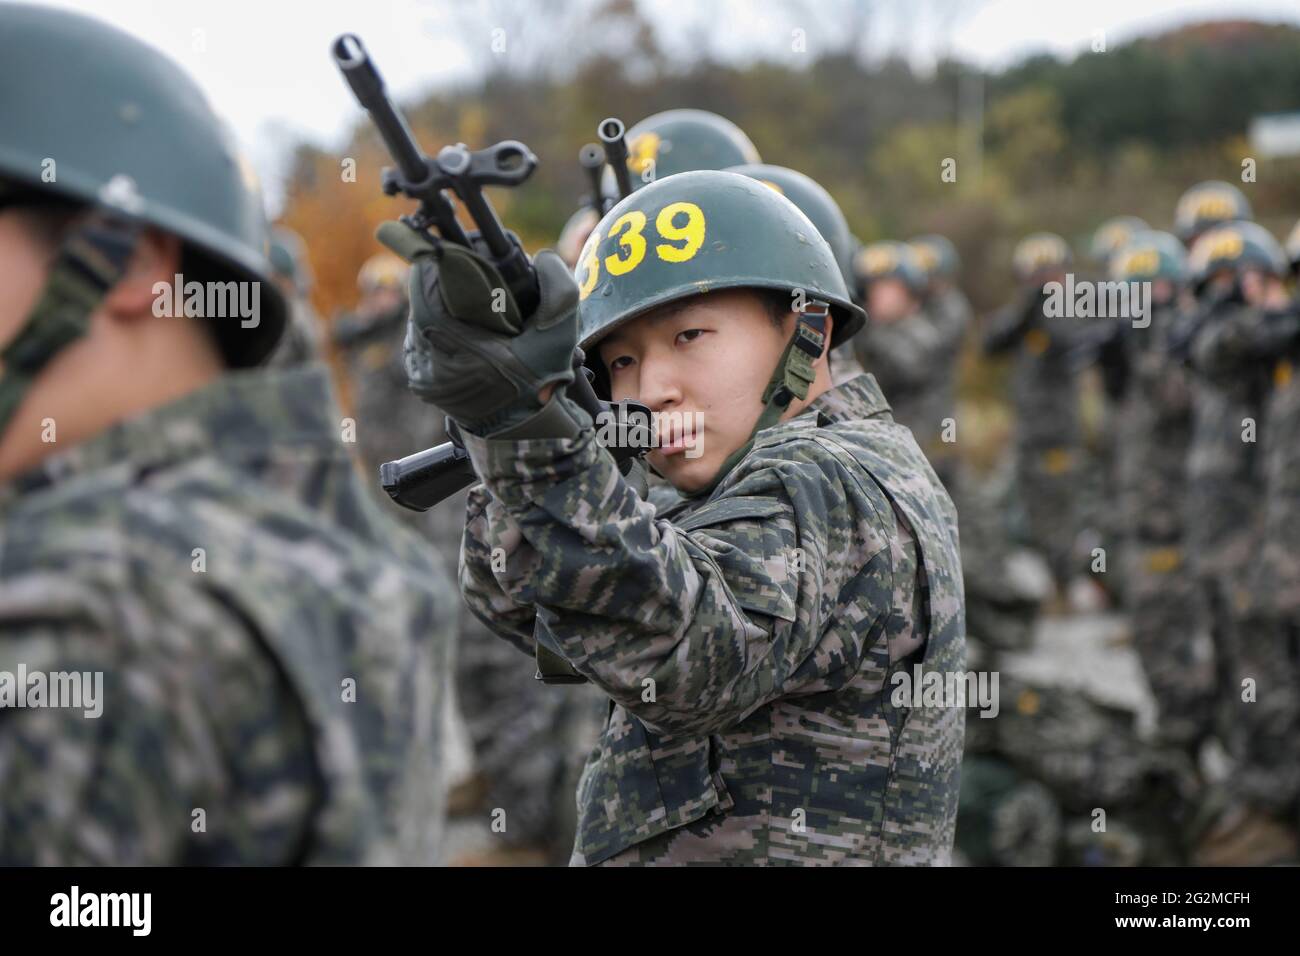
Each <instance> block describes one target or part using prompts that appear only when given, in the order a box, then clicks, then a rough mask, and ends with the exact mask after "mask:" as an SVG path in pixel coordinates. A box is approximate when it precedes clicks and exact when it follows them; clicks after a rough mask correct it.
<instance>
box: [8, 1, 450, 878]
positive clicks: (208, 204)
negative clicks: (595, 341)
mask: <svg viewBox="0 0 1300 956" xmlns="http://www.w3.org/2000/svg"><path fill="white" fill-rule="evenodd" d="M0 36H3V37H4V38H5V50H6V53H5V56H4V58H3V60H0V110H3V114H4V116H5V123H6V128H5V137H4V144H3V146H0V273H3V277H2V279H0V285H3V287H4V289H5V292H6V294H5V296H4V297H3V298H0V343H3V348H4V351H3V372H0V481H3V482H4V484H3V485H2V486H0V673H3V674H4V675H5V678H7V679H0V767H4V768H5V772H4V785H3V787H0V864H133V865H143V864H174V863H194V864H221V863H245V864H285V863H303V862H319V863H335V864H338V863H392V862H412V863H425V862H430V861H432V860H433V859H434V856H435V851H436V850H437V843H438V838H439V834H440V831H441V811H442V806H441V804H442V795H441V787H440V772H439V762H440V758H441V738H440V725H439V721H438V714H439V708H440V705H441V704H442V697H443V687H442V682H443V680H444V679H445V675H446V671H445V657H446V651H447V640H448V632H447V628H448V621H449V620H450V619H451V617H452V616H453V615H454V613H455V605H454V603H453V602H454V595H453V594H452V592H451V589H450V586H449V582H448V580H447V578H446V576H445V575H443V574H440V573H439V571H438V569H437V568H436V567H434V566H433V565H431V564H430V563H429V562H427V561H425V560H424V559H423V557H422V556H421V554H420V552H419V550H418V549H417V548H416V547H415V546H414V544H415V543H414V542H413V541H411V540H409V539H408V538H407V537H406V536H405V535H403V534H402V532H401V529H400V528H398V527H396V526H394V525H392V524H390V523H389V522H388V521H386V520H385V519H384V517H383V515H382V514H380V513H379V512H378V511H377V510H376V509H375V508H374V506H373V505H372V504H371V502H370V500H369V499H368V497H367V496H366V495H365V493H364V492H363V491H362V489H361V487H360V486H359V485H358V483H357V481H356V479H355V476H354V475H353V472H352V469H351V467H350V465H349V463H348V459H347V456H346V453H345V451H344V449H343V447H342V444H341V442H340V438H339V432H338V427H339V415H338V412H337V410H336V406H335V402H334V398H333V395H332V393H331V390H330V388H329V385H328V380H327V378H326V373H325V371H324V370H323V369H321V368H319V367H315V366H307V367H303V368H298V369H287V370H276V371H266V370H260V369H257V368H254V366H255V365H257V364H258V363H259V362H260V361H262V360H263V359H265V357H266V356H267V355H268V354H269V353H270V352H271V350H272V349H273V348H274V347H275V344H276V341H277V339H278V337H279V335H280V333H281V331H282V329H283V327H284V324H285V303H284V301H283V299H282V297H281V295H280V293H279V291H278V290H277V289H276V287H275V285H274V282H273V281H272V278H271V268H270V265H269V263H268V262H267V260H266V258H265V254H264V251H263V250H264V249H265V248H266V241H267V229H266V223H265V220H264V219H263V217H262V209H261V204H260V199H259V196H258V194H257V191H256V188H255V184H254V183H253V182H252V180H251V179H250V178H249V176H248V175H247V173H246V167H245V166H243V165H241V163H240V160H239V158H238V156H237V154H236V152H235V150H234V147H233V144H232V143H231V141H230V139H229V138H228V134H227V133H226V132H225V128H224V127H223V126H222V125H221V124H220V123H219V121H218V119H217V118H216V116H215V115H214V114H213V113H212V111H211V109H210V108H209V106H208V105H207V103H206V101H205V99H204V97H203V95H202V93H201V92H200V91H199V89H198V87H197V86H196V85H195V84H194V83H193V82H192V81H191V80H190V78H189V77H188V76H186V75H185V74H184V73H183V72H182V71H181V70H180V68H179V67H177V66H176V65H175V64H173V63H172V62H171V61H170V60H168V59H166V58H165V57H164V56H163V54H161V53H160V52H158V51H157V50H154V49H152V48H150V47H148V46H146V45H144V44H143V43H141V42H139V41H138V40H135V39H133V38H132V37H130V36H127V35H126V34H124V33H122V32H120V31H118V30H117V29H115V28H112V27H109V26H107V25H105V24H103V23H101V22H99V21H97V20H93V19H90V18H87V17H83V16H80V15H76V14H72V13H68V12H65V11H62V10H52V9H47V8H38V7H30V6H23V5H15V4H5V5H3V6H0ZM51 63H57V64H59V69H58V70H57V71H53V72H51V70H50V68H49V67H50V64H51ZM33 77H41V78H42V79H41V81H40V82H33V79H32V78H33ZM51 162H54V163H56V164H57V173H54V174H53V175H50V176H48V177H46V176H44V175H43V173H44V172H46V171H47V170H50V171H52V170H53V169H54V167H53V166H51V165H50V163H51ZM183 281H184V285H183V286H182V282H183ZM232 290H233V291H232ZM182 297H183V298H184V301H183V303H181V304H180V305H179V307H178V301H179V300H180V299H182ZM235 300H238V303H239V305H238V307H237V308H236V307H235V305H234V302H235ZM246 305H248V306H251V307H250V308H247V309H246V308H245V307H244V306H246ZM24 672H26V679H27V685H28V686H27V688H26V689H28V690H30V689H32V688H34V687H39V686H40V685H41V684H42V683H44V684H45V685H46V686H47V687H53V686H55V682H56V681H58V682H61V686H62V689H63V694H61V695H60V698H61V699H59V700H55V699H54V698H47V699H45V700H43V701H41V703H44V704H45V705H46V706H39V705H38V703H37V700H36V698H35V697H33V696H30V695H29V696H28V698H27V700H26V701H24V700H23V693H22V691H23V689H24V688H21V687H20V688H18V694H17V699H15V695H14V691H15V682H14V680H13V675H14V674H15V673H17V674H18V675H20V678H19V683H21V680H22V675H24ZM75 678H80V680H74V679H75ZM91 687H93V688H94V690H93V693H92V691H91ZM78 690H80V691H81V693H77V691H78ZM92 698H93V699H92ZM24 704H25V706H24Z"/></svg>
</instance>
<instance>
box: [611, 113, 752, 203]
mask: <svg viewBox="0 0 1300 956" xmlns="http://www.w3.org/2000/svg"><path fill="white" fill-rule="evenodd" d="M761 162H762V160H761V159H759V157H758V150H757V149H755V148H754V144H753V143H751V142H750V140H749V137H748V136H746V135H745V134H744V132H743V131H742V130H741V128H740V127H739V126H737V125H736V124H735V123H733V122H731V120H729V119H726V118H724V117H722V116H719V115H718V114H717V113H710V112H708V111H707V110H668V111H666V112H663V113H655V114H654V115H653V116H647V117H646V118H645V119H643V120H642V121H641V122H639V123H637V124H636V125H635V126H633V127H632V128H631V129H630V130H628V131H627V167H628V172H629V173H630V174H631V179H632V188H633V189H634V190H635V189H640V188H641V187H642V186H644V185H645V184H646V183H648V182H651V181H653V180H656V179H663V178H664V177H666V176H672V175H674V174H676V173H685V172H690V171H692V170H697V169H727V168H728V167H731V166H743V165H747V164H751V163H761ZM601 192H603V193H604V194H605V195H606V196H617V195H618V190H617V187H616V186H615V184H614V172H613V170H611V169H606V170H605V176H604V182H603V185H602V188H601Z"/></svg>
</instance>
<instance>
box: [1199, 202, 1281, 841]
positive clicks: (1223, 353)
mask: <svg viewBox="0 0 1300 956" xmlns="http://www.w3.org/2000/svg"><path fill="white" fill-rule="evenodd" d="M1191 262H1192V271H1193V275H1194V277H1195V280H1196V281H1197V283H1198V285H1199V286H1200V287H1201V288H1202V289H1203V290H1204V293H1203V299H1204V301H1205V305H1204V308H1205V309H1206V310H1207V311H1206V312H1205V314H1204V315H1203V316H1202V321H1201V323H1200V325H1199V327H1198V328H1197V329H1195V333H1194V336H1193V337H1192V339H1191V341H1190V349H1191V358H1192V363H1193V367H1194V368H1195V369H1196V371H1197V373H1198V376H1199V381H1198V386H1197V388H1198V394H1197V405H1196V431H1195V434H1194V439H1193V449H1192V454H1191V458H1190V471H1191V473H1190V480H1191V487H1190V495H1189V517H1188V520H1189V522H1194V524H1189V529H1193V530H1194V535H1193V536H1192V540H1194V541H1195V542H1196V544H1197V548H1196V552H1195V553H1196V555H1197V558H1198V561H1197V571H1198V574H1199V577H1200V578H1201V581H1202V584H1203V586H1204V587H1205V588H1206V590H1207V593H1208V594H1209V595H1210V598H1211V603H1212V611H1213V614H1214V626H1215V638H1216V651H1218V652H1219V653H1220V656H1221V661H1222V666H1221V668H1220V671H1221V674H1222V676H1223V679H1224V681H1225V686H1224V688H1223V691H1224V693H1223V699H1222V706H1223V707H1224V708H1225V710H1224V713H1223V721H1224V722H1223V728H1222V729H1223V732H1224V733H1225V734H1226V736H1227V742H1228V744H1229V747H1230V750H1231V752H1232V754H1233V756H1234V758H1235V761H1236V766H1235V767H1234V771H1233V774H1232V777H1231V779H1230V781H1229V785H1228V788H1227V796H1228V801H1229V802H1228V803H1227V805H1226V807H1224V808H1223V809H1222V812H1220V813H1219V815H1218V817H1217V819H1216V821H1215V823H1214V825H1213V826H1212V827H1211V828H1210V829H1209V831H1208V832H1207V833H1206V835H1205V838H1204V840H1203V841H1202V844H1201V848H1200V853H1199V855H1198V862H1201V863H1206V864H1254V865H1264V864H1268V863H1274V862H1281V861H1285V860H1292V859H1294V858H1295V857H1296V852H1297V843H1296V831H1295V827H1296V799H1297V791H1298V790H1300V764H1298V763H1297V760H1296V758H1297V753H1298V747H1300V745H1297V739H1298V736H1300V734H1298V731H1300V719H1298V714H1300V673H1298V672H1300V668H1298V667H1297V665H1296V656H1297V648H1296V644H1295V634H1294V631H1293V630H1292V628H1291V622H1292V621H1293V620H1294V617H1295V611H1296V606H1297V605H1300V602H1298V601H1297V600H1296V599H1295V593H1294V591H1295V583H1294V581H1293V580H1292V579H1293V578H1295V577H1297V575H1296V574H1295V571H1294V569H1295V567H1296V559H1295V548H1296V542H1295V539H1294V538H1292V539H1287V538H1286V535H1287V533H1288V531H1293V530H1294V528H1295V525H1296V522H1295V520H1294V513H1295V509H1296V507H1297V506H1296V496H1295V488H1296V484H1295V481H1296V479H1295V478H1294V477H1293V476H1292V475H1288V474H1286V473H1285V471H1286V469H1287V468H1289V467H1290V466H1291V464H1292V463H1293V461H1294V458H1295V451H1294V449H1295V445H1296V424H1297V421H1296V416H1295V412H1294V403H1295V397H1294V392H1293V390H1292V387H1291V368H1290V355H1293V354H1294V337H1295V335H1296V329H1295V325H1294V321H1295V320H1294V310H1293V304H1292V302H1291V300H1290V296H1289V295H1288V293H1287V291H1286V289H1285V286H1284V284H1283V283H1284V280H1285V278H1286V276H1287V274H1288V271H1289V265H1288V263H1287V261H1286V257H1285V255H1284V254H1283V252H1282V249H1281V247H1280V246H1279V245H1278V243H1277V241H1276V240H1275V239H1274V238H1273V237H1272V236H1271V235H1269V233H1268V232H1267V231H1266V230H1264V229H1263V228H1261V227H1260V226H1258V225H1256V224H1255V223H1251V222H1233V223H1228V224H1226V225H1221V226H1218V227H1215V228H1214V229H1211V230H1210V231H1209V232H1207V233H1205V234H1203V235H1202V236H1201V238H1200V239H1199V240H1198V241H1197V243H1196V245H1195V246H1194V247H1193V250H1192V256H1191ZM1266 522H1273V523H1275V526H1270V525H1269V524H1266ZM1261 558H1271V559H1272V560H1274V561H1276V562H1277V564H1276V565H1275V566H1274V567H1267V566H1265V565H1264V562H1263V561H1262V560H1261Z"/></svg>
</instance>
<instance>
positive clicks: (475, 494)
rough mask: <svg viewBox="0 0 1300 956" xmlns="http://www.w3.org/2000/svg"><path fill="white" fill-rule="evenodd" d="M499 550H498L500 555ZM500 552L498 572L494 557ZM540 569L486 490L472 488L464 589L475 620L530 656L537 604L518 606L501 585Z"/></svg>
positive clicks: (463, 547)
mask: <svg viewBox="0 0 1300 956" xmlns="http://www.w3.org/2000/svg"><path fill="white" fill-rule="evenodd" d="M498 549H499V550H498ZM494 552H495V553H496V555H497V556H498V558H497V567H498V568H499V569H500V570H495V569H494V568H493V561H492V556H493V553H494ZM536 570H537V552H536V551H535V550H533V547H532V545H531V544H529V543H528V541H526V540H525V539H524V537H523V535H522V534H521V533H520V531H519V526H518V525H517V524H515V523H514V521H513V520H512V519H511V518H510V515H508V514H507V513H506V511H505V509H504V508H503V507H502V506H501V502H499V501H497V500H495V499H494V498H493V497H492V495H491V493H490V492H488V490H487V489H486V488H485V487H483V486H482V485H475V486H474V487H473V488H471V489H470V492H469V499H468V501H467V503H466V509H465V535H464V540H463V542H462V544H461V549H460V568H459V573H460V590H461V593H462V594H463V595H464V596H465V604H466V605H467V606H468V607H469V609H470V611H471V612H472V613H473V614H474V616H475V617H476V618H478V619H479V620H480V621H482V622H483V623H484V624H486V625H487V626H488V628H489V629H490V630H491V631H492V632H493V633H494V634H496V635H497V636H499V637H502V638H504V639H505V640H507V641H509V642H510V643H511V644H513V645H514V646H515V647H517V648H519V649H520V650H521V651H523V652H524V653H525V654H528V655H529V656H530V657H531V656H532V655H533V653H534V650H533V620H534V618H535V617H536V614H537V612H536V608H534V607H533V604H532V602H525V603H522V604H521V603H519V602H518V601H516V600H515V599H514V598H513V597H511V596H510V594H509V593H508V591H507V590H506V588H505V587H504V586H503V584H502V583H500V582H499V581H498V576H499V577H500V579H501V581H511V580H514V581H515V582H516V586H517V583H518V581H519V580H520V579H523V578H526V577H527V576H528V575H530V574H534V573H536Z"/></svg>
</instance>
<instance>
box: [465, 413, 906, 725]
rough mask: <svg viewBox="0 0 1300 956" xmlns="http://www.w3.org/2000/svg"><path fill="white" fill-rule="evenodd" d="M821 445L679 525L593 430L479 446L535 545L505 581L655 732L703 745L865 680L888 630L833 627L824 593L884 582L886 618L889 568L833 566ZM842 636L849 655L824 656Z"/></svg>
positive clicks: (761, 472)
mask: <svg viewBox="0 0 1300 956" xmlns="http://www.w3.org/2000/svg"><path fill="white" fill-rule="evenodd" d="M813 444H814V443H812V442H807V441H803V442H800V441H790V442H786V443H783V444H782V445H780V446H778V447H779V449H781V452H782V454H789V455H790V456H791V457H790V458H789V459H788V460H779V461H773V462H771V463H770V466H768V465H767V464H766V463H765V466H764V467H761V468H759V469H758V470H757V471H753V472H750V473H748V474H746V475H745V476H744V478H743V480H741V481H738V482H736V484H734V485H733V486H731V489H730V490H731V494H730V495H725V496H723V497H721V498H719V499H717V500H715V501H711V502H709V503H708V504H707V505H704V506H702V507H701V508H699V509H697V510H695V511H693V512H692V513H691V514H690V515H689V516H688V517H686V518H684V519H682V521H681V523H680V524H675V523H673V522H670V521H665V520H658V519H656V516H655V511H654V508H653V506H651V505H650V504H649V503H647V502H645V501H643V500H641V499H640V498H639V497H638V496H637V495H636V494H635V493H634V492H633V491H632V490H631V489H630V488H629V486H628V485H627V483H626V482H625V481H624V480H623V478H622V476H621V475H620V474H619V473H618V469H617V467H616V466H615V465H614V463H613V460H612V459H611V458H610V456H609V455H608V454H607V453H606V452H605V451H604V450H603V449H601V448H600V447H599V446H598V445H597V444H596V442H595V441H594V439H593V433H592V431H591V430H590V429H587V430H586V431H584V432H583V433H582V434H581V435H580V436H579V437H578V438H576V439H571V440H570V439H548V440H531V441H519V442H507V441H491V440H484V439H481V438H477V437H471V436H466V448H467V450H468V451H469V452H470V455H471V457H472V459H473V461H474V465H475V468H476V470H477V471H478V474H479V475H480V477H482V478H483V480H484V481H485V483H486V484H487V485H488V487H490V488H491V490H492V494H493V496H494V497H496V498H497V499H499V500H500V501H501V503H502V505H503V506H504V507H505V508H506V510H507V511H508V512H509V513H510V515H511V517H512V518H513V519H514V521H515V523H516V524H517V526H518V528H519V530H520V533H521V534H522V536H523V538H524V539H525V540H526V541H527V542H528V544H529V545H530V546H531V550H530V552H529V562H530V573H528V574H519V575H514V574H512V575H509V576H500V577H499V580H500V581H501V583H502V585H503V586H504V587H505V588H506V589H507V590H508V591H509V593H510V594H511V596H512V597H513V598H514V599H515V600H516V601H517V602H521V603H522V602H529V603H535V604H536V605H537V607H538V611H537V620H536V635H537V639H538V640H539V641H543V642H544V643H546V644H547V645H548V646H551V647H552V648H553V649H554V650H556V651H558V652H559V653H560V654H561V655H562V656H564V657H565V658H566V659H568V661H569V662H570V663H571V664H572V665H573V666H574V668H575V669H577V670H578V671H579V672H580V673H582V674H584V675H585V676H587V677H588V678H589V679H590V680H591V681H592V683H594V684H596V685H597V686H598V687H600V688H601V689H602V690H603V691H605V693H606V694H608V695H609V696H610V697H611V698H612V699H613V700H614V701H616V702H617V703H619V704H622V705H623V706H624V707H625V708H626V709H627V710H628V711H629V712H631V713H632V714H634V715H636V716H637V717H638V718H640V719H641V720H642V721H643V722H644V723H645V724H646V725H647V726H648V727H650V728H651V729H652V730H655V731H657V732H661V733H670V734H679V733H681V734H691V735H700V734H706V733H713V732H716V731H718V730H721V729H723V728H726V727H729V726H734V725H735V724H736V723H738V722H740V721H741V720H743V719H744V718H745V717H747V716H748V715H749V714H751V713H752V712H753V711H754V710H756V709H757V708H758V707H760V706H762V705H763V704H765V703H768V702H770V701H771V700H773V699H775V698H777V697H779V696H781V695H783V694H786V693H791V692H794V691H795V690H796V689H798V688H801V687H802V688H811V687H814V686H815V687H816V688H817V689H819V690H825V689H828V688H829V687H834V686H837V685H838V684H839V683H840V682H842V681H843V680H847V679H848V676H847V675H852V674H853V673H855V672H856V669H857V667H858V664H859V662H860V661H861V658H862V655H863V653H864V651H865V646H866V644H867V643H869V635H870V634H873V633H875V632H874V631H873V630H872V628H873V626H874V622H858V621H854V622H849V623H845V625H844V626H843V627H842V628H836V629H828V628H827V626H826V625H827V623H828V622H827V620H825V615H827V614H828V613H829V611H830V608H831V607H832V606H833V601H828V600H826V599H825V595H827V594H831V595H834V594H838V593H840V589H841V587H842V586H843V585H844V584H845V583H846V582H847V579H848V578H849V577H850V576H858V575H860V576H861V577H860V578H858V580H859V581H860V582H861V581H873V582H875V584H874V585H873V587H875V588H876V589H878V591H879V593H880V594H881V601H880V604H881V607H882V612H883V610H884V609H887V608H888V606H889V600H890V589H891V588H892V580H891V579H890V572H889V571H888V564H887V558H886V557H885V556H884V555H883V554H879V553H877V554H871V555H861V554H857V553H854V554H849V555H845V554H839V553H833V552H834V551H835V549H833V548H831V547H829V546H828V542H829V534H828V529H827V526H826V523H825V521H824V519H822V520H820V521H818V520H816V519H813V518H811V517H810V516H813V515H818V514H821V515H825V514H831V513H833V509H834V505H835V503H836V502H837V501H838V502H842V501H843V499H844V497H845V495H846V492H845V490H844V488H843V486H842V485H841V484H837V483H836V482H837V479H835V478H833V477H832V473H835V465H834V463H833V461H831V460H829V457H828V456H826V455H822V456H821V460H820V461H819V460H818V459H817V457H816V456H813V455H804V456H802V457H801V456H800V454H799V453H798V448H799V446H801V445H804V446H808V445H813ZM765 451H766V452H768V453H773V449H770V448H769V449H765ZM750 467H752V466H751V465H750V463H749V462H747V463H746V468H747V471H749V469H750ZM796 498H797V499H798V501H799V502H800V503H801V508H802V509H803V510H801V511H800V514H801V515H802V517H803V520H797V519H796V509H795V505H794V500H795V499H796ZM882 569H883V570H882ZM841 577H842V578H844V579H845V580H844V581H838V580H828V578H841ZM830 630H834V631H835V634H834V636H833V637H832V638H829V639H828V640H830V641H831V642H832V643H833V645H834V646H827V647H822V646H821V645H820V638H821V636H822V635H823V633H829V632H830Z"/></svg>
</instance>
